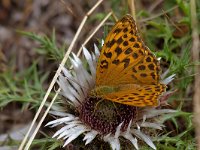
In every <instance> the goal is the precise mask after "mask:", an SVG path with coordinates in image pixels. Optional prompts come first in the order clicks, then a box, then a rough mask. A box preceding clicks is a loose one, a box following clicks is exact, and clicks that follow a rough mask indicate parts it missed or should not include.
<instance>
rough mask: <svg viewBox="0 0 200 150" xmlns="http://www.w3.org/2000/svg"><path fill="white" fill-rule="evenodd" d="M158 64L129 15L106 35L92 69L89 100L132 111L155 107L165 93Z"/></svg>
mask: <svg viewBox="0 0 200 150" xmlns="http://www.w3.org/2000/svg"><path fill="white" fill-rule="evenodd" d="M160 72H161V68H160V63H159V61H158V60H157V58H156V57H155V56H154V54H153V53H152V52H151V51H150V49H149V48H148V47H147V46H146V45H145V44H144V42H143V41H142V39H141V38H140V36H139V34H138V31H137V27H136V23H135V21H134V19H133V18H132V16H131V15H125V16H124V17H123V18H122V19H121V20H119V21H118V22H117V23H116V24H115V25H114V26H113V27H112V29H111V31H110V32H109V33H108V35H107V37H106V39H105V42H104V45H103V47H102V50H101V53H100V56H99V59H98V63H97V69H96V85H95V88H94V89H93V90H92V91H91V96H95V97H98V98H102V99H105V100H110V101H113V102H117V103H121V104H125V105H131V106H136V107H145V106H157V105H158V104H159V103H158V99H159V96H160V95H161V94H162V93H163V92H164V91H165V90H166V85H164V84H161V83H160V82H159V81H160Z"/></svg>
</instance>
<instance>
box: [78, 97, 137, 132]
mask: <svg viewBox="0 0 200 150" xmlns="http://www.w3.org/2000/svg"><path fill="white" fill-rule="evenodd" d="M79 113H80V116H79V117H80V119H81V120H82V121H83V122H84V123H86V124H87V125H88V126H90V127H91V128H92V129H94V130H97V131H99V132H100V133H101V134H108V133H112V134H114V133H115V131H116V128H117V126H118V125H119V124H120V123H122V122H123V124H122V127H121V131H125V130H126V129H127V127H128V124H129V122H130V121H131V120H133V121H134V120H135V119H136V114H137V109H136V107H133V106H128V105H122V104H119V103H114V102H112V101H109V100H103V99H100V98H97V97H89V98H87V99H86V100H85V102H84V103H83V104H82V105H81V107H80V109H79Z"/></svg>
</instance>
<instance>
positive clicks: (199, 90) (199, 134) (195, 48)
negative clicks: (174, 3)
mask: <svg viewBox="0 0 200 150" xmlns="http://www.w3.org/2000/svg"><path fill="white" fill-rule="evenodd" d="M190 10H191V20H192V40H193V44H192V49H191V53H192V57H193V61H194V62H198V61H199V49H200V43H199V32H198V21H197V14H196V1H195V0H191V1H190ZM194 69H195V70H194V71H195V77H194V96H193V107H194V109H193V110H194V124H195V125H194V127H195V134H196V142H197V149H198V150H200V119H199V116H200V66H199V65H196V66H195V68H194Z"/></svg>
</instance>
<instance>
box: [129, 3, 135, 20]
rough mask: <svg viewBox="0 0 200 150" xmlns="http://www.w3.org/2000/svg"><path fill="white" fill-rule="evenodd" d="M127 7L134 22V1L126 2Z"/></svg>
mask: <svg viewBox="0 0 200 150" xmlns="http://www.w3.org/2000/svg"><path fill="white" fill-rule="evenodd" d="M128 5H129V9H130V12H131V15H132V16H133V18H134V20H135V21H136V13H135V1H134V0H128Z"/></svg>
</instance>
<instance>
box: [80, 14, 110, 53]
mask: <svg viewBox="0 0 200 150" xmlns="http://www.w3.org/2000/svg"><path fill="white" fill-rule="evenodd" d="M112 13H113V12H112V11H111V12H109V13H108V14H107V15H106V17H105V18H104V19H103V20H102V21H101V22H100V24H99V25H98V26H97V27H96V28H95V29H94V31H93V32H92V34H91V35H90V36H89V37H88V38H87V39H86V40H85V42H83V44H82V46H85V45H86V44H87V43H88V41H89V40H90V39H91V38H92V37H93V36H94V34H95V33H96V32H97V31H98V30H99V29H100V28H101V26H102V25H103V24H104V23H105V22H106V20H107V19H108V18H109V17H110V16H111V15H112ZM82 46H81V47H80V48H79V50H78V53H77V55H80V53H81V50H82Z"/></svg>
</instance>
